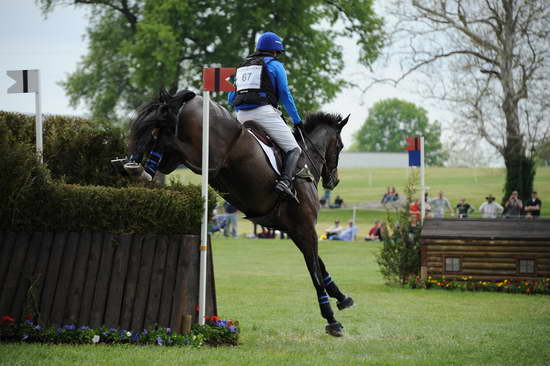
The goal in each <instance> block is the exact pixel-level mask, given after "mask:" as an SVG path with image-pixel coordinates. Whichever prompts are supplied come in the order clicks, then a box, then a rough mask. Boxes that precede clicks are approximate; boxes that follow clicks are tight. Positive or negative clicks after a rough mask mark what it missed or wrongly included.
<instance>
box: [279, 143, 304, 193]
mask: <svg viewBox="0 0 550 366" xmlns="http://www.w3.org/2000/svg"><path fill="white" fill-rule="evenodd" d="M300 153H301V150H300V148H299V147H297V148H295V149H292V150H290V151H288V152H287V153H286V154H285V156H284V158H283V174H281V178H280V179H279V180H278V181H277V183H276V184H275V190H276V191H277V192H280V193H282V194H284V195H285V196H287V197H288V198H292V199H294V200H297V199H296V195H295V194H294V190H293V187H292V180H293V179H294V175H296V165H297V164H298V159H299V158H300Z"/></svg>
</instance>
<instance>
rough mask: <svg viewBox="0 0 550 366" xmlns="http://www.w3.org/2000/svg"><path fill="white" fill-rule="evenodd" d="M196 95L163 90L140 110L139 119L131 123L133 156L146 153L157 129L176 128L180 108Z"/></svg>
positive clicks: (129, 142)
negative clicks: (171, 92) (153, 132)
mask: <svg viewBox="0 0 550 366" xmlns="http://www.w3.org/2000/svg"><path fill="white" fill-rule="evenodd" d="M194 96H195V93H194V92H192V91H189V90H181V91H179V92H177V93H176V94H175V95H172V94H169V93H168V92H166V91H165V90H161V91H160V93H159V96H158V97H157V98H155V99H154V100H153V101H151V102H149V103H146V104H144V105H142V106H141V107H139V108H138V115H137V117H136V118H135V119H134V120H133V121H131V122H130V133H129V136H128V150H129V151H130V153H132V154H139V153H143V152H145V150H146V149H147V147H148V145H149V144H150V143H151V140H152V135H151V132H152V131H153V129H155V128H175V126H176V123H177V121H176V114H177V111H178V109H179V107H180V106H181V105H182V104H183V103H185V102H186V101H188V100H191V99H192V98H193V97H194Z"/></svg>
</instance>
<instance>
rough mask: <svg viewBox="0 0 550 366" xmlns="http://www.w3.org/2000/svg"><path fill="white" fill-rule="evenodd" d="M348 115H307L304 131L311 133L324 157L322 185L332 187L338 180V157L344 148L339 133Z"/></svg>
mask: <svg viewBox="0 0 550 366" xmlns="http://www.w3.org/2000/svg"><path fill="white" fill-rule="evenodd" d="M348 119H349V115H348V116H347V117H346V118H342V117H341V116H339V115H334V114H326V113H316V114H314V115H311V116H308V118H307V119H306V123H305V129H306V133H308V134H311V136H312V141H313V143H314V145H316V148H318V149H319V153H320V154H321V155H322V158H323V159H324V164H323V167H322V170H321V178H322V180H323V187H324V188H326V189H334V187H336V186H337V185H338V183H339V182H340V181H339V179H338V159H339V157H340V152H341V151H342V149H343V148H344V144H343V143H342V138H341V136H340V133H341V131H342V128H343V127H344V126H345V125H346V123H348Z"/></svg>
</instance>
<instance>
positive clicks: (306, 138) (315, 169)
mask: <svg viewBox="0 0 550 366" xmlns="http://www.w3.org/2000/svg"><path fill="white" fill-rule="evenodd" d="M298 131H299V132H300V136H301V137H302V141H303V143H304V149H303V151H304V154H305V156H306V158H307V160H308V161H309V162H310V164H311V167H312V169H313V174H314V175H315V178H316V181H319V180H320V179H321V176H322V172H321V171H320V170H319V168H318V167H317V164H315V162H314V161H313V159H312V158H311V156H310V155H309V153H308V143H309V145H310V147H311V148H312V150H313V152H314V153H315V154H316V155H317V156H318V157H319V159H320V160H321V166H325V165H326V163H327V160H326V158H325V155H324V154H323V153H322V152H321V151H319V149H318V148H317V145H315V144H314V143H313V141H311V139H310V138H309V136H308V135H307V134H304V133H303V132H302V130H301V129H298ZM337 144H338V145H337V146H336V153H334V159H336V158H337V156H336V155H337V154H338V152H339V151H340V150H341V148H342V147H343V144H342V141H341V139H340V138H338V141H337Z"/></svg>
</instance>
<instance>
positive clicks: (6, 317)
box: [2, 315, 15, 324]
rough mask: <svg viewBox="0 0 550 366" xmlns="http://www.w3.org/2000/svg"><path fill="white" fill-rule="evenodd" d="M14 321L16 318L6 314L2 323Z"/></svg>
mask: <svg viewBox="0 0 550 366" xmlns="http://www.w3.org/2000/svg"><path fill="white" fill-rule="evenodd" d="M13 322H15V319H14V318H12V317H11V316H8V315H5V316H4V317H3V318H2V324H9V323H13Z"/></svg>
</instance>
